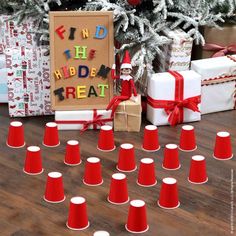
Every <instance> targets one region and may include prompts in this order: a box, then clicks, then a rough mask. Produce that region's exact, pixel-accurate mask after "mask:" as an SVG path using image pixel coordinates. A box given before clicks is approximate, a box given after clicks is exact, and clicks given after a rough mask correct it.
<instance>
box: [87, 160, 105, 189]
mask: <svg viewBox="0 0 236 236" xmlns="http://www.w3.org/2000/svg"><path fill="white" fill-rule="evenodd" d="M83 182H84V184H86V185H89V186H98V185H101V184H102V183H103V179H102V168H101V163H100V159H99V158H97V157H89V158H87V161H86V164H85V172H84V179H83Z"/></svg>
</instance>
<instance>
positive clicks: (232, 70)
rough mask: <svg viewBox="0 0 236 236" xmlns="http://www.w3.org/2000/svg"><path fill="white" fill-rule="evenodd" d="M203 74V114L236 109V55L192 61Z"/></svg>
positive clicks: (195, 67) (193, 65) (194, 66)
mask: <svg viewBox="0 0 236 236" xmlns="http://www.w3.org/2000/svg"><path fill="white" fill-rule="evenodd" d="M191 68H192V69H193V70H195V71H196V72H198V73H199V74H201V76H202V108H201V111H202V114H207V113H212V112H218V111H225V110H232V109H235V96H236V95H235V92H236V90H235V88H236V87H235V86H236V55H233V56H224V57H215V58H209V59H202V60H196V61H192V64H191Z"/></svg>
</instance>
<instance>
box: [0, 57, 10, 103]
mask: <svg viewBox="0 0 236 236" xmlns="http://www.w3.org/2000/svg"><path fill="white" fill-rule="evenodd" d="M7 100H8V88H7V68H6V59H5V55H4V54H0V102H4V103H5V102H7Z"/></svg>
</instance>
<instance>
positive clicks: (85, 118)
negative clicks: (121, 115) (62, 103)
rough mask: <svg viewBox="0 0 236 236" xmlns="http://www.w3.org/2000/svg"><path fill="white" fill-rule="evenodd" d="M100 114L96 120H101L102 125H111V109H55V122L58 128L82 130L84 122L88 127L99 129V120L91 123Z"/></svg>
mask: <svg viewBox="0 0 236 236" xmlns="http://www.w3.org/2000/svg"><path fill="white" fill-rule="evenodd" d="M100 115H101V117H99V118H97V120H99V121H101V123H102V125H104V124H106V125H110V126H113V121H112V119H111V110H109V111H106V110H96V111H94V110H80V111H55V122H56V123H57V125H58V129H59V130H82V129H83V128H84V127H85V124H86V123H87V124H88V127H87V128H88V129H100V128H101V126H100V125H99V123H100V122H97V123H96V122H95V123H94V124H92V123H93V122H92V121H94V120H95V119H96V116H100Z"/></svg>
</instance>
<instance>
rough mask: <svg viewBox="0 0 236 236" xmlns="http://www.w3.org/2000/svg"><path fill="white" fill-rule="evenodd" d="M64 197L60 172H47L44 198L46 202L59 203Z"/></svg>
mask: <svg viewBox="0 0 236 236" xmlns="http://www.w3.org/2000/svg"><path fill="white" fill-rule="evenodd" d="M65 199H66V197H65V195H64V187H63V180H62V174H61V173H59V172H50V173H48V178H47V184H46V190H45V195H44V200H45V201H46V202H51V203H59V202H63V201H64V200H65Z"/></svg>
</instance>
